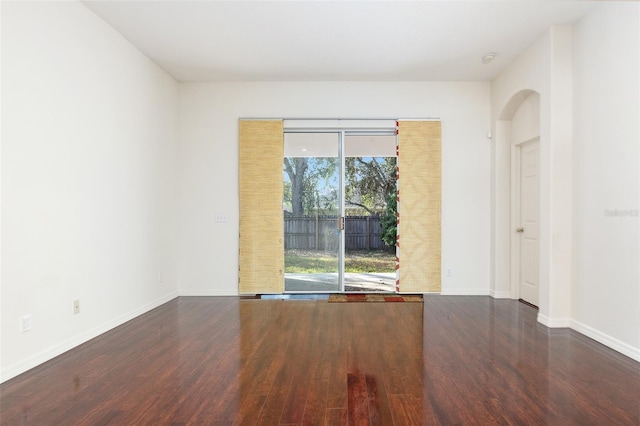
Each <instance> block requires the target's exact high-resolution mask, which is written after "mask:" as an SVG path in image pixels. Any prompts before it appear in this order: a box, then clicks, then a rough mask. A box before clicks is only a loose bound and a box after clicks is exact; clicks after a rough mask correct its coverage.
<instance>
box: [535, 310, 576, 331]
mask: <svg viewBox="0 0 640 426" xmlns="http://www.w3.org/2000/svg"><path fill="white" fill-rule="evenodd" d="M538 322H539V323H540V324H543V325H546V326H547V327H549V328H569V327H571V318H551V317H548V316H546V315H543V314H541V313H538Z"/></svg>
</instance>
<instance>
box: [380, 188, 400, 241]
mask: <svg viewBox="0 0 640 426" xmlns="http://www.w3.org/2000/svg"><path fill="white" fill-rule="evenodd" d="M396 193H397V192H396V188H393V191H392V193H390V194H389V195H387V209H386V211H385V213H384V215H382V217H380V227H381V228H382V233H381V235H380V238H381V239H382V241H383V242H384V244H385V245H386V246H387V247H394V246H395V245H396V235H397V234H398V220H397V218H398V199H397V198H396Z"/></svg>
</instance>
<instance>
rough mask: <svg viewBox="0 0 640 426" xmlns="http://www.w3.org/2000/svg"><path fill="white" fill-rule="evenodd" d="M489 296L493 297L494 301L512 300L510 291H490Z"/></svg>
mask: <svg viewBox="0 0 640 426" xmlns="http://www.w3.org/2000/svg"><path fill="white" fill-rule="evenodd" d="M489 296H491V297H493V298H494V299H511V292H510V291H508V290H502V291H495V290H489Z"/></svg>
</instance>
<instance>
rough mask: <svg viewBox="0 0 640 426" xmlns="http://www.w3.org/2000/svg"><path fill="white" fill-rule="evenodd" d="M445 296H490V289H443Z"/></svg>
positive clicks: (442, 292)
mask: <svg viewBox="0 0 640 426" xmlns="http://www.w3.org/2000/svg"><path fill="white" fill-rule="evenodd" d="M440 294H442V295H443V296H489V290H488V289H481V288H443V289H442V291H441V292H440Z"/></svg>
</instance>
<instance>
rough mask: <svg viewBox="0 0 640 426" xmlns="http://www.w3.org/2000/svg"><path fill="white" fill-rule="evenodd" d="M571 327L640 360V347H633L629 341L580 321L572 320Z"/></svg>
mask: <svg viewBox="0 0 640 426" xmlns="http://www.w3.org/2000/svg"><path fill="white" fill-rule="evenodd" d="M571 328H572V329H574V330H575V331H577V332H579V333H582V334H584V335H585V336H587V337H590V338H592V339H593V340H595V341H596V342H599V343H602V344H603V345H605V346H607V347H609V348H611V349H613V350H614V351H617V352H620V353H621V354H623V355H626V356H628V357H629V358H631V359H633V360H635V361H638V362H640V348H636V347H633V346H631V345H629V344H628V343H625V342H622V341H620V340H618V339H616V338H615V337H612V336H609V335H608V334H605V333H603V332H601V331H598V330H596V329H595V328H593V327H590V326H588V325H586V324H584V323H581V322H580V321H576V320H571Z"/></svg>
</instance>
